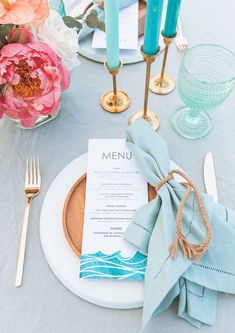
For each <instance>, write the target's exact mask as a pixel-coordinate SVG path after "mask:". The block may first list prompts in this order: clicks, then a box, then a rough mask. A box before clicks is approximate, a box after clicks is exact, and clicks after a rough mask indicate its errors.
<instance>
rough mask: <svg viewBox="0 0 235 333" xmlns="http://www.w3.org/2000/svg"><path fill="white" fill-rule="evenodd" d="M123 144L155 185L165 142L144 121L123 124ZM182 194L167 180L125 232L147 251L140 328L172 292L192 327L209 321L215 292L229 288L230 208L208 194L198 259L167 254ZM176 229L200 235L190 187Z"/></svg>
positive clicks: (234, 288) (234, 236) (232, 269)
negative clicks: (205, 243)
mask: <svg viewBox="0 0 235 333" xmlns="http://www.w3.org/2000/svg"><path fill="white" fill-rule="evenodd" d="M127 143H128V146H129V148H130V149H131V151H132V152H133V153H134V156H135V158H136V160H137V162H138V163H139V166H140V168H141V170H142V172H143V174H144V175H145V177H146V180H147V181H148V182H149V183H150V184H151V185H153V186H156V185H157V183H158V182H159V181H160V180H161V179H163V178H164V177H165V176H167V174H168V171H170V157H169V153H168V149H167V145H166V143H165V142H164V141H163V139H161V137H160V136H159V135H158V134H157V133H156V132H154V131H153V130H152V128H151V127H150V125H149V124H148V123H147V122H146V121H144V120H137V121H135V123H134V124H132V125H131V126H130V127H129V128H128V130H127ZM184 193H185V188H184V187H183V186H182V185H181V184H179V183H177V182H176V181H175V180H174V179H173V180H170V181H168V182H167V183H166V184H165V185H164V186H162V187H161V188H160V190H159V191H158V196H157V197H156V198H155V199H154V200H152V201H151V202H149V203H147V204H146V205H144V206H143V207H141V208H139V209H138V210H137V212H136V214H135V216H134V218H133V222H132V223H131V224H130V225H129V227H128V229H127V231H126V234H125V239H126V240H128V241H129V242H131V243H132V244H134V245H135V246H137V247H138V249H139V250H140V251H141V252H142V253H147V254H148V261H147V268H146V273H145V300H144V309H143V319H142V325H143V328H144V327H145V326H146V325H147V323H148V322H149V321H150V319H151V317H152V316H153V315H158V314H159V313H160V312H162V311H163V310H165V309H166V308H168V307H169V306H170V305H171V303H172V301H173V300H174V299H175V298H176V297H177V296H178V316H180V317H182V318H184V319H185V320H187V321H188V322H189V323H191V324H192V325H194V326H196V327H200V326H201V324H202V323H204V324H207V325H214V324H215V317H216V302H217V292H218V291H220V292H227V293H235V256H234V255H233V253H234V249H235V212H234V211H232V210H230V209H228V208H225V207H223V206H222V205H219V204H215V203H214V202H213V198H212V197H211V196H209V195H206V194H204V193H202V198H203V201H204V204H205V208H206V211H207V214H208V216H209V218H210V221H211V226H212V241H211V243H210V246H209V248H208V250H207V252H206V253H205V255H204V256H203V257H202V258H201V259H200V260H199V261H198V262H195V261H192V260H190V259H188V258H184V256H183V254H182V252H181V250H179V252H178V255H177V257H176V258H175V259H173V258H172V257H171V256H170V254H169V246H170V244H171V243H172V241H173V240H174V238H175V226H176V212H177V208H178V205H179V203H180V201H181V199H182V197H183V195H184ZM182 231H183V234H184V235H185V236H186V238H187V240H188V241H190V242H191V243H201V242H202V241H203V239H204V238H205V233H206V231H205V228H204V226H203V224H202V222H201V219H200V214H199V209H198V207H197V204H196V199H195V194H194V192H192V193H191V194H190V197H189V199H188V200H187V203H186V205H185V207H184V218H183V228H182Z"/></svg>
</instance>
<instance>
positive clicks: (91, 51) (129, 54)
mask: <svg viewBox="0 0 235 333" xmlns="http://www.w3.org/2000/svg"><path fill="white" fill-rule="evenodd" d="M92 38H93V34H92V33H91V34H89V35H88V36H86V37H85V38H83V39H82V40H81V41H79V50H78V52H79V54H80V55H82V56H83V57H85V58H88V59H90V60H93V61H97V62H101V63H104V62H105V61H106V58H107V55H106V49H95V48H93V47H92ZM143 39H144V38H143V37H140V38H139V49H140V47H141V45H142V44H143ZM159 47H160V51H159V53H158V54H160V53H161V52H162V51H163V50H164V48H165V46H164V43H163V39H162V36H160V38H159ZM120 58H121V59H122V62H123V64H124V65H125V64H134V63H137V62H141V61H143V56H142V55H141V53H140V50H120Z"/></svg>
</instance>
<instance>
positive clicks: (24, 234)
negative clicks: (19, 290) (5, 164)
mask: <svg viewBox="0 0 235 333" xmlns="http://www.w3.org/2000/svg"><path fill="white" fill-rule="evenodd" d="M31 202H32V198H27V199H26V204H25V210H24V220H23V225H22V231H21V239H20V248H19V257H18V263H17V270H16V279H15V287H20V286H21V285H22V279H23V270H24V258H25V248H26V240H27V230H28V221H29V208H30V205H31Z"/></svg>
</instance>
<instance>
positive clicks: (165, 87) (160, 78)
mask: <svg viewBox="0 0 235 333" xmlns="http://www.w3.org/2000/svg"><path fill="white" fill-rule="evenodd" d="M162 36H163V41H164V44H165V50H164V56H163V62H162V69H161V73H159V74H157V75H155V76H154V77H152V79H151V80H150V85H149V89H150V90H151V91H152V92H153V93H155V94H157V95H166V94H169V93H170V92H172V91H173V90H174V89H175V80H174V79H173V78H172V76H171V75H168V74H166V73H165V69H166V61H167V56H168V50H169V46H170V44H171V43H172V42H173V40H174V38H175V36H174V37H172V38H169V37H165V36H164V35H163V33H162Z"/></svg>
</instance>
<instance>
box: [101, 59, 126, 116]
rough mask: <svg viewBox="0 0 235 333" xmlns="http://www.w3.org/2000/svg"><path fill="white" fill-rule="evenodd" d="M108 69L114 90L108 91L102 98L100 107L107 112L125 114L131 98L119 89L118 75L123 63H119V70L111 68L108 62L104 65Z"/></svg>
mask: <svg viewBox="0 0 235 333" xmlns="http://www.w3.org/2000/svg"><path fill="white" fill-rule="evenodd" d="M104 66H105V68H107V69H108V71H109V73H110V74H111V75H112V79H113V90H111V91H107V92H106V93H104V94H103V95H102V96H101V98H100V105H101V106H102V108H103V109H104V110H105V111H108V112H112V113H119V112H123V111H124V110H126V109H127V108H128V107H129V106H130V97H129V96H128V94H127V93H126V92H125V91H122V90H118V89H117V74H118V72H119V70H120V68H121V67H122V63H121V62H120V63H119V66H118V67H117V68H109V67H108V65H107V62H105V64H104Z"/></svg>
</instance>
